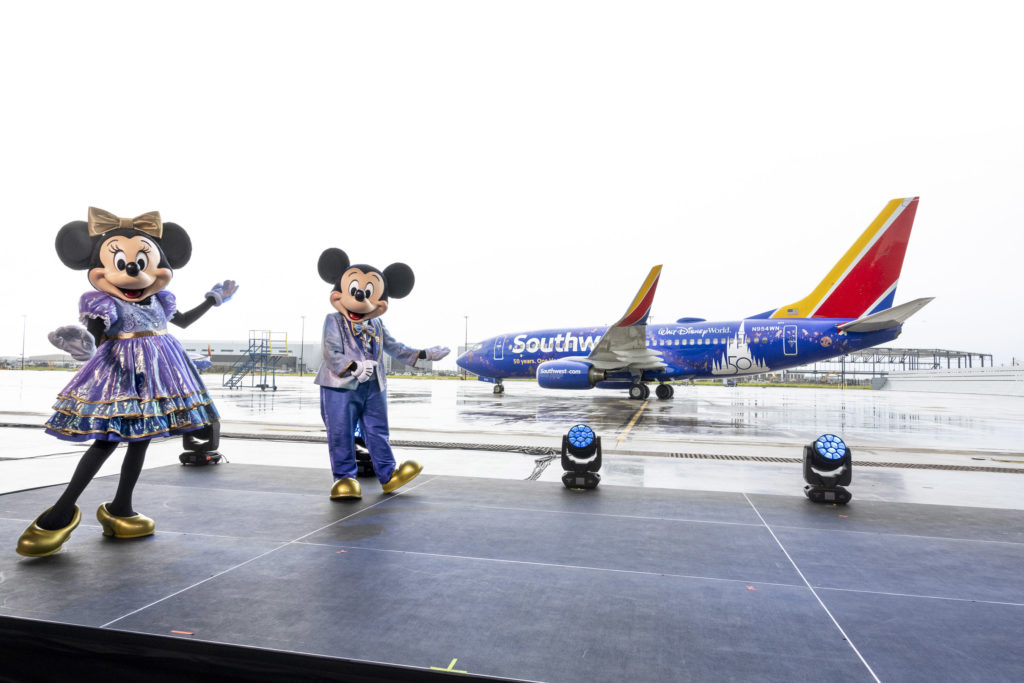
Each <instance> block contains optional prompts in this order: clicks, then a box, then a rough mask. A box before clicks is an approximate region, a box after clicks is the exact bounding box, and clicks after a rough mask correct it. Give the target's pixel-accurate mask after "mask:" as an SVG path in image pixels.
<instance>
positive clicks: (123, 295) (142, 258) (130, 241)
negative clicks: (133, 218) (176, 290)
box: [89, 235, 173, 301]
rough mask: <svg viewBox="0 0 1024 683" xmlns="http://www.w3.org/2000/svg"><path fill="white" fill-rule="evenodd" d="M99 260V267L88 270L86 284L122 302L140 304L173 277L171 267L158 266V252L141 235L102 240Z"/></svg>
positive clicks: (154, 245) (153, 244)
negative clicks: (136, 302) (139, 302)
mask: <svg viewBox="0 0 1024 683" xmlns="http://www.w3.org/2000/svg"><path fill="white" fill-rule="evenodd" d="M99 258H100V263H101V264H102V265H101V266H100V267H98V268H91V269H90V270H89V282H91V283H92V286H93V287H95V288H96V289H98V290H100V291H101V292H106V293H107V294H111V295H113V296H116V297H117V298H119V299H123V300H124V301H141V300H142V299H145V298H146V297H148V296H150V295H152V294H156V293H157V292H159V291H160V290H162V289H163V288H164V287H166V286H167V285H168V283H169V282H170V281H171V277H173V273H172V272H171V269H170V268H167V267H166V266H165V267H160V266H161V265H162V264H161V263H160V249H159V248H158V247H157V246H156V244H155V243H154V242H153V241H152V240H150V239H149V238H148V237H145V236H143V235H138V236H134V235H133V236H125V235H118V236H115V237H111V238H109V239H107V240H105V241H104V242H103V244H102V245H100V251H99Z"/></svg>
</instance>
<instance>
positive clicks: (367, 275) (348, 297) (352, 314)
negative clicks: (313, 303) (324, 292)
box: [331, 267, 388, 322]
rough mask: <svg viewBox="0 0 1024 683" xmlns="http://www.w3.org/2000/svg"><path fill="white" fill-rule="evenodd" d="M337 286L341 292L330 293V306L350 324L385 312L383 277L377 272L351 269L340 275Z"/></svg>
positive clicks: (386, 308)
mask: <svg viewBox="0 0 1024 683" xmlns="http://www.w3.org/2000/svg"><path fill="white" fill-rule="evenodd" d="M338 284H339V286H340V288H341V291H338V290H334V291H332V292H331V306H334V308H335V309H337V311H338V312H339V313H341V314H342V315H344V316H345V317H346V318H348V319H349V320H351V321H352V322H361V321H363V320H370V319H371V318H376V317H378V316H381V315H384V313H386V312H387V310H388V300H387V297H385V294H384V286H385V285H384V277H383V276H382V275H381V274H380V273H378V272H377V271H375V270H368V271H364V270H363V269H362V268H358V267H352V268H349V269H348V270H346V271H345V272H344V273H342V275H341V280H340V281H339V283H338Z"/></svg>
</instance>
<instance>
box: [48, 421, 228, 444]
mask: <svg viewBox="0 0 1024 683" xmlns="http://www.w3.org/2000/svg"><path fill="white" fill-rule="evenodd" d="M214 422H220V419H216V420H213V422H190V423H188V424H187V425H178V426H176V427H168V428H167V429H161V430H159V431H156V432H147V433H146V434H122V433H121V432H119V431H117V430H116V429H89V430H85V431H83V430H80V429H67V428H64V427H53V426H51V425H49V424H47V425H46V428H47V429H49V430H50V431H51V432H56V433H57V434H68V435H71V434H117V435H118V436H120V437H121V438H122V439H136V440H137V439H145V438H146V437H154V436H156V435H158V434H166V435H167V436H178V434H180V433H181V430H182V429H183V428H184V427H195V428H196V429H202V428H203V427H206V426H208V425H212V424H213V423H214ZM171 432H177V433H176V434H172V433H171Z"/></svg>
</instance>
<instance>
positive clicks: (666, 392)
mask: <svg viewBox="0 0 1024 683" xmlns="http://www.w3.org/2000/svg"><path fill="white" fill-rule="evenodd" d="M675 393H676V390H675V387H673V386H672V385H671V384H659V385H658V388H657V389H655V390H654V395H655V396H657V397H658V398H660V399H666V398H672V395H673V394H675Z"/></svg>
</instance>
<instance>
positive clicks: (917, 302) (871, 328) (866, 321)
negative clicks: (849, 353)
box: [839, 296, 935, 332]
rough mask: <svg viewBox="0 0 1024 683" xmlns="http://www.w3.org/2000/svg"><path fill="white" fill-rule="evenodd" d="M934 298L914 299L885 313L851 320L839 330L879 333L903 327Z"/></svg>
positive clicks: (841, 325) (880, 312)
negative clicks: (905, 322) (905, 321)
mask: <svg viewBox="0 0 1024 683" xmlns="http://www.w3.org/2000/svg"><path fill="white" fill-rule="evenodd" d="M934 298H935V297H933V296H930V297H925V298H923V299H914V300H913V301H908V302H907V303H905V304H900V305H899V306H893V307H892V308H887V309H885V310H884V311H879V312H878V313H872V314H871V315H866V316H864V317H863V318H857V319H856V320H851V321H850V322H848V323H842V324H840V325H839V329H840V330H842V331H843V332H877V331H878V330H887V329H889V328H891V327H896V326H897V325H902V324H903V321H904V320H906V319H907V318H909V317H910V316H912V315H914V314H915V313H917V312H918V311H920V310H921V309H922V308H924V307H925V306H926V305H927V304H928V302H930V301H931V300H932V299H934Z"/></svg>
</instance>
